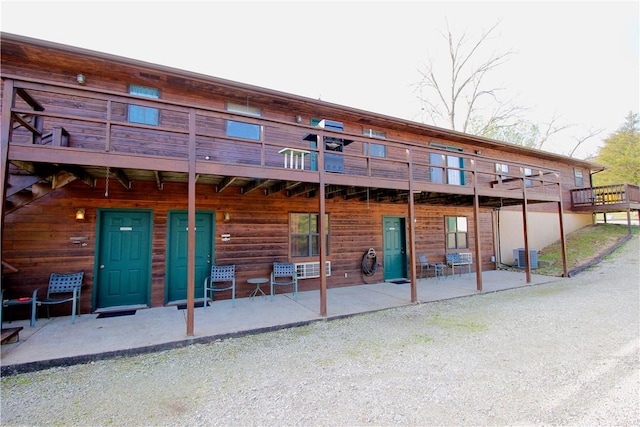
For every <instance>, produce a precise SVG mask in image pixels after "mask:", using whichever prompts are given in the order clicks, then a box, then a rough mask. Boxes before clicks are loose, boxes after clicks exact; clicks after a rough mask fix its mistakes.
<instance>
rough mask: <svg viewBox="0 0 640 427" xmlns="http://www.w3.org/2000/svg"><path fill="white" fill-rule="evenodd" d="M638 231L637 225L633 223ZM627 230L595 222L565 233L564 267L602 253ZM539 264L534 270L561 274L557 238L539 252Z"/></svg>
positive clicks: (591, 258)
mask: <svg viewBox="0 0 640 427" xmlns="http://www.w3.org/2000/svg"><path fill="white" fill-rule="evenodd" d="M632 230H633V233H634V234H638V233H639V232H640V228H639V227H637V226H633V227H632ZM627 233H628V228H627V226H626V225H621V224H596V225H589V226H586V227H583V228H581V229H579V230H576V231H574V232H573V233H570V234H568V235H567V236H566V246H567V267H568V269H569V270H572V269H574V268H577V267H580V266H582V265H585V264H588V263H589V262H591V261H592V260H594V259H596V258H598V257H599V256H601V255H602V254H604V253H605V252H606V251H607V250H608V249H609V248H611V247H612V246H614V245H615V244H616V243H618V242H619V241H620V239H622V238H623V237H625V236H626V235H627ZM538 265H539V268H537V269H536V270H535V273H536V274H544V275H547V276H562V252H561V250H560V241H557V242H556V243H554V244H552V245H549V246H547V247H546V248H544V249H542V250H541V251H540V252H539V253H538Z"/></svg>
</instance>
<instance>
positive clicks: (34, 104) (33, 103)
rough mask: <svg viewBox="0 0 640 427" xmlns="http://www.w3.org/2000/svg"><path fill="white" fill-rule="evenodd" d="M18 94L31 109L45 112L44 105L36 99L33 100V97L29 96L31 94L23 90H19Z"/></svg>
mask: <svg viewBox="0 0 640 427" xmlns="http://www.w3.org/2000/svg"><path fill="white" fill-rule="evenodd" d="M5 93H6V92H5ZM16 94H17V95H18V96H19V97H20V98H22V99H23V100H24V102H26V103H27V104H29V106H30V107H31V108H33V109H34V110H35V111H44V107H43V106H42V105H40V103H39V102H38V101H36V100H35V99H33V98H32V97H31V95H29V93H28V92H27V91H26V90H25V89H23V88H18V89H16Z"/></svg>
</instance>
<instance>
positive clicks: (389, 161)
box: [3, 76, 560, 198]
mask: <svg viewBox="0 0 640 427" xmlns="http://www.w3.org/2000/svg"><path fill="white" fill-rule="evenodd" d="M3 77H4V78H5V81H10V82H11V87H12V89H13V91H12V92H8V91H6V90H5V91H4V96H12V102H11V105H12V108H11V117H12V121H13V129H12V137H11V142H10V143H11V144H21V145H34V144H38V145H42V144H48V145H50V146H51V147H55V148H56V149H61V150H65V149H73V150H71V151H70V153H69V155H70V157H69V158H72V157H71V155H72V154H73V153H80V152H87V151H90V152H100V153H117V154H118V155H127V154H131V155H135V156H137V157H141V156H142V157H145V156H148V158H149V160H150V161H149V162H148V164H149V165H151V164H154V165H157V164H164V165H167V164H171V162H164V163H158V162H156V163H153V162H152V161H153V159H154V158H162V159H165V160H166V159H179V160H187V159H188V158H189V139H190V138H195V157H196V161H197V162H199V163H200V164H204V163H215V164H219V165H224V166H229V165H237V166H239V167H240V168H239V169H242V170H243V171H248V170H256V168H258V169H261V170H263V173H261V175H256V177H262V178H264V177H265V176H267V175H268V174H269V173H272V174H273V177H277V176H286V175H284V174H283V173H282V172H283V171H282V169H283V165H284V166H285V167H289V168H291V162H289V163H287V162H285V161H284V159H283V155H289V156H290V157H289V158H290V160H292V157H291V153H292V152H294V153H301V152H303V153H304V156H300V157H298V158H295V159H293V160H294V163H293V164H294V165H295V169H296V170H295V171H291V172H290V173H291V174H296V179H299V178H300V177H301V176H302V177H305V176H308V177H309V182H317V175H318V172H317V159H318V156H320V155H322V156H324V157H323V159H324V160H325V165H326V164H327V158H328V156H332V157H331V158H332V159H333V160H332V161H333V162H337V163H339V164H340V170H339V171H338V172H337V173H339V174H340V176H341V177H340V179H337V178H335V177H334V178H333V181H335V182H334V183H336V184H342V183H346V185H349V184H348V182H347V181H349V180H351V182H353V183H355V185H361V186H364V185H363V184H366V185H370V184H373V185H370V186H372V187H381V188H390V189H404V190H408V189H409V185H408V181H409V180H412V183H413V185H414V191H438V192H443V193H452V194H472V193H473V188H474V186H475V187H476V188H477V189H478V190H479V191H480V192H482V193H483V194H485V195H496V197H514V198H522V197H523V195H522V194H523V192H524V191H526V193H527V197H535V196H536V195H544V197H547V198H549V197H551V198H553V197H558V198H559V197H560V196H559V193H560V192H559V185H560V173H559V171H558V170H554V169H550V168H548V167H542V166H540V165H537V164H532V163H525V162H508V161H505V160H504V159H500V158H492V157H489V156H486V155H485V156H482V155H478V154H475V150H468V151H461V152H456V151H451V150H448V149H447V148H446V147H442V141H440V142H439V144H433V145H432V144H431V143H430V142H429V141H428V140H427V139H426V137H424V138H423V141H420V142H411V141H405V140H395V139H391V138H389V139H380V138H374V137H369V136H366V135H362V134H354V133H349V132H340V131H335V130H330V129H319V128H317V127H312V126H305V125H302V124H298V123H294V122H293V121H292V122H287V121H283V120H278V119H273V118H268V117H255V116H250V115H242V114H238V113H235V112H231V111H227V110H224V109H217V108H212V107H207V106H205V105H201V104H198V105H196V104H187V103H178V102H172V101H167V100H153V99H147V98H144V99H141V98H139V97H135V96H133V95H129V94H123V93H116V92H112V91H106V90H99V89H95V88H88V87H83V88H77V87H75V86H71V85H65V84H57V83H50V82H47V83H43V82H40V81H30V80H28V79H22V78H16V77H15V76H3ZM5 87H6V86H5ZM130 104H135V105H138V106H142V107H149V108H154V109H157V110H158V111H159V117H160V122H159V124H158V126H149V125H143V124H136V123H131V122H129V121H128V119H127V107H128V106H129V105H130ZM4 105H7V103H5V104H4ZM192 115H195V118H193V117H192ZM3 116H4V115H3ZM229 120H233V121H238V122H243V123H247V124H253V125H258V126H259V127H260V138H259V140H251V139H243V138H237V137H231V136H228V135H227V128H226V126H227V122H228V121H229ZM45 135H53V137H52V138H45V137H44V136H45ZM309 135H317V139H316V142H315V143H313V141H311V139H313V137H311V138H310V137H309ZM322 138H328V139H329V140H348V141H350V142H349V144H348V146H347V145H345V147H344V149H343V151H330V149H329V146H328V145H327V144H324V143H318V142H319V141H322V140H323V139H322ZM374 144H375V146H376V148H377V150H375V152H374V153H373V154H372V150H370V149H367V148H368V147H371V146H372V145H374ZM380 153H384V155H381V154H380ZM376 154H377V155H376ZM497 165H499V169H500V170H499V171H497V169H498V166H497ZM246 166H249V168H246ZM242 167H245V168H242ZM140 169H145V167H143V166H141V167H140ZM149 169H151V168H150V167H149ZM265 170H266V171H267V172H264V171H265ZM325 170H326V169H325ZM168 171H169V172H172V171H171V170H168ZM269 171H274V172H269ZM275 171H278V172H275ZM327 171H328V170H327ZM328 172H329V171H328ZM331 172H334V171H331ZM245 173H246V172H245ZM278 173H279V175H278ZM300 174H306V175H300ZM410 174H411V176H410ZM327 175H334V174H333V173H332V174H327ZM249 178H251V177H249ZM302 180H303V181H304V179H302ZM329 183H330V184H331V183H332V182H329Z"/></svg>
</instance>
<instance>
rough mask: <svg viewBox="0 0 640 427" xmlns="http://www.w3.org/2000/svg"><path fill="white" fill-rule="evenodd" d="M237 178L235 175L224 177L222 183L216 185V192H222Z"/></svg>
mask: <svg viewBox="0 0 640 427" xmlns="http://www.w3.org/2000/svg"><path fill="white" fill-rule="evenodd" d="M236 179H238V178H237V177H235V176H225V177H224V178H222V181H220V184H218V185H216V193H222V191H223V190H224V189H225V188H227V187H229V186H230V185H231V184H233V182H234V181H235V180H236Z"/></svg>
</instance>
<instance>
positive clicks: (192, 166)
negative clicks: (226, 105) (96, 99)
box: [187, 108, 207, 336]
mask: <svg viewBox="0 0 640 427" xmlns="http://www.w3.org/2000/svg"><path fill="white" fill-rule="evenodd" d="M188 185H189V187H188V189H187V194H188V200H187V206H188V208H187V209H188V212H187V224H188V225H187V226H188V227H189V230H188V231H187V336H193V323H194V311H195V297H194V292H195V276H196V110H195V108H190V109H189V184H188ZM204 303H205V304H206V303H207V301H205V302H204Z"/></svg>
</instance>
